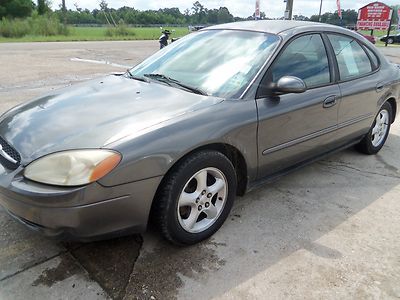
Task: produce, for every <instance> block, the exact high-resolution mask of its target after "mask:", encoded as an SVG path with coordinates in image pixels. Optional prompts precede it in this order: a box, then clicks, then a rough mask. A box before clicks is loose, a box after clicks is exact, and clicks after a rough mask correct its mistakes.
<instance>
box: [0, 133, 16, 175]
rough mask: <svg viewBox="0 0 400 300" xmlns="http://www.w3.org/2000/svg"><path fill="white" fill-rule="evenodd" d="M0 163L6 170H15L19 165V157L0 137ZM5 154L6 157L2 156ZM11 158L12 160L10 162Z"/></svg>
mask: <svg viewBox="0 0 400 300" xmlns="http://www.w3.org/2000/svg"><path fill="white" fill-rule="evenodd" d="M0 145H1V147H0V163H1V164H2V165H3V166H4V167H6V168H7V169H11V170H15V169H16V168H18V167H19V165H20V164H21V155H20V154H19V153H18V151H17V150H15V149H14V148H13V147H12V146H11V145H10V144H9V143H7V141H6V140H5V139H3V138H2V137H1V136H0ZM4 154H6V155H4ZM7 156H9V158H11V159H12V160H14V161H15V162H14V161H12V160H10V159H9V158H8V157H7Z"/></svg>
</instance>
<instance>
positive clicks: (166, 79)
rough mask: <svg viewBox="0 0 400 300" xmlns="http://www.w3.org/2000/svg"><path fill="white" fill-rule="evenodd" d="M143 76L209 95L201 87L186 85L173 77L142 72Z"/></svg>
mask: <svg viewBox="0 0 400 300" xmlns="http://www.w3.org/2000/svg"><path fill="white" fill-rule="evenodd" d="M143 76H145V77H148V78H151V79H155V80H158V81H161V82H165V83H166V84H168V85H171V84H175V85H177V86H180V87H182V88H184V89H185V90H189V91H191V92H193V93H195V94H199V95H203V96H209V95H208V93H206V92H205V91H203V90H202V89H199V88H196V87H193V86H190V85H187V84H185V83H183V82H180V81H179V80H176V79H173V78H171V77H168V76H165V75H163V74H144V75H143Z"/></svg>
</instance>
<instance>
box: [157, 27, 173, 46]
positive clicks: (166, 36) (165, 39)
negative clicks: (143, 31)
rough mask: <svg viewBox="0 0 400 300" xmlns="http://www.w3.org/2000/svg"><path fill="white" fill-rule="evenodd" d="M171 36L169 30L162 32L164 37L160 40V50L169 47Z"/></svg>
mask: <svg viewBox="0 0 400 300" xmlns="http://www.w3.org/2000/svg"><path fill="white" fill-rule="evenodd" d="M170 35H171V31H169V30H164V31H163V32H162V36H161V37H160V39H159V42H160V49H162V48H164V47H167V46H168V39H169V36H170Z"/></svg>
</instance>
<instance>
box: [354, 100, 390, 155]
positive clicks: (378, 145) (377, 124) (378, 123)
mask: <svg viewBox="0 0 400 300" xmlns="http://www.w3.org/2000/svg"><path fill="white" fill-rule="evenodd" d="M392 114H393V112H392V106H391V105H390V104H389V103H387V102H386V103H385V104H384V105H383V106H382V107H381V109H380V110H379V113H378V114H377V116H376V118H375V121H374V123H373V124H372V127H371V129H370V130H369V132H368V134H367V135H366V136H365V137H364V139H363V140H362V141H361V142H360V143H359V144H358V145H357V149H358V150H359V151H360V152H362V153H365V154H376V153H378V152H379V151H380V150H381V149H382V147H383V145H384V144H385V142H386V139H387V137H388V135H389V131H390V125H391V123H392V120H393V115H392Z"/></svg>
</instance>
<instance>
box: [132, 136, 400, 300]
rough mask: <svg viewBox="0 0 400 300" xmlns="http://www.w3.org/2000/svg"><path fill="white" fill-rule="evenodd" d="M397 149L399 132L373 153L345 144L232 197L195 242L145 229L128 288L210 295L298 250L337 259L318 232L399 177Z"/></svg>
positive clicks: (143, 293)
mask: <svg viewBox="0 0 400 300" xmlns="http://www.w3.org/2000/svg"><path fill="white" fill-rule="evenodd" d="M398 149H400V137H399V136H398V135H395V134H392V135H390V138H389V140H388V143H387V145H386V146H385V147H384V148H383V149H382V151H381V152H380V154H378V155H376V156H367V155H362V154H359V153H358V152H356V151H355V150H354V149H348V150H345V151H342V152H340V153H337V154H335V155H333V156H330V157H328V158H326V159H324V160H322V161H319V162H316V163H314V164H312V165H310V166H308V167H305V168H303V169H301V170H298V171H296V172H294V173H292V174H290V175H288V176H286V177H283V178H281V179H280V180H278V181H276V182H274V183H272V184H269V185H265V186H263V187H262V188H260V189H258V190H255V191H253V192H250V193H249V194H247V195H246V196H244V197H241V198H239V199H238V200H237V201H236V203H235V206H234V208H233V210H232V212H231V215H230V217H229V219H228V220H227V222H226V223H225V224H224V226H223V227H222V228H221V229H220V231H219V232H217V233H216V234H215V235H214V237H213V238H212V239H210V240H208V241H205V242H203V243H201V244H199V245H195V246H192V247H186V248H178V247H174V246H171V245H169V244H168V243H166V242H165V241H163V240H161V239H160V238H159V235H158V234H157V233H155V232H148V233H147V234H145V235H144V244H143V247H142V250H141V254H140V256H139V258H138V259H137V261H136V264H135V268H134V269H133V273H132V274H131V282H130V284H129V285H128V286H127V289H126V292H127V295H130V297H132V298H133V297H134V296H138V297H139V298H140V297H143V298H149V297H151V296H154V297H156V298H160V299H175V298H177V297H178V296H179V297H178V298H183V299H186V298H191V299H210V298H214V297H217V296H221V295H224V294H226V293H228V292H229V291H230V290H232V289H235V288H236V287H238V286H240V285H241V284H243V283H244V282H247V281H248V280H249V279H251V278H253V277H255V276H257V275H258V274H260V273H262V272H265V271H266V270H267V269H268V268H270V267H271V266H274V265H275V264H277V263H278V262H280V261H281V260H283V259H285V258H286V257H288V256H290V255H292V254H293V253H295V252H297V251H299V250H301V251H307V252H308V253H309V254H310V255H312V256H314V257H319V258H324V259H328V260H338V259H339V260H340V259H341V258H342V257H343V256H344V255H345V254H344V253H342V251H341V250H338V249H337V248H336V247H332V246H328V245H324V243H323V242H321V241H319V240H320V239H321V238H322V237H324V236H325V235H329V234H330V232H331V231H332V230H334V229H335V228H337V227H338V226H341V225H342V224H343V223H346V222H348V221H349V219H352V218H353V217H354V216H355V215H356V214H358V213H359V212H361V211H363V210H365V209H366V208H368V207H369V206H370V205H371V204H373V203H374V202H375V201H377V200H378V199H380V198H381V197H382V196H383V195H385V194H387V193H388V192H389V191H391V190H392V189H393V188H394V187H396V186H398V185H399V182H400V173H399V169H400V162H399V160H398V157H397V154H396V153H398ZM351 226H355V227H354V231H355V232H357V231H360V230H363V229H362V228H358V227H357V226H358V225H357V224H352V225H351ZM340 238H341V237H340V236H339V237H338V239H340ZM342 238H343V239H344V237H342ZM337 243H338V244H341V241H340V240H338V241H337ZM339 248H340V247H339ZM132 279H134V280H132ZM143 286H144V287H145V288H143ZM205 287H206V288H205ZM196 295H197V296H196ZM228 298H229V297H228ZM128 299H129V296H128Z"/></svg>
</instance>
